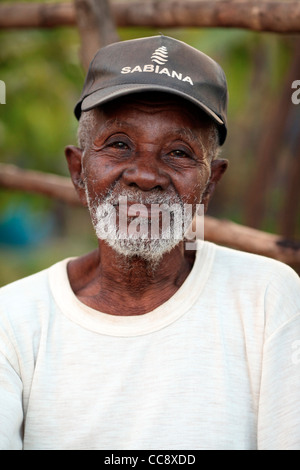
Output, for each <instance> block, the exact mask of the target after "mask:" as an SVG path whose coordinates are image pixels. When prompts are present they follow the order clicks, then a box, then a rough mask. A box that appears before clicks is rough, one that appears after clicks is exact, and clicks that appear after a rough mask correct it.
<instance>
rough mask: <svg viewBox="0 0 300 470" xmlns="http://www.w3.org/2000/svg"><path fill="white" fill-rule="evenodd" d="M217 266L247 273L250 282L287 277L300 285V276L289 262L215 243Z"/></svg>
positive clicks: (238, 272)
mask: <svg viewBox="0 0 300 470" xmlns="http://www.w3.org/2000/svg"><path fill="white" fill-rule="evenodd" d="M215 267H216V268H217V269H220V270H222V271H229V272H230V273H231V275H234V276H238V274H246V273H247V276H246V280H247V281H248V282H250V281H251V280H253V281H256V280H259V281H262V280H265V281H266V282H267V283H269V281H270V280H271V279H276V278H285V279H287V280H291V281H292V282H296V284H299V285H300V279H299V276H298V275H297V273H296V272H295V271H294V270H293V269H292V268H291V267H290V266H288V265H287V264H285V263H282V262H281V261H278V260H275V259H273V258H268V257H266V256H261V255H256V254H252V253H247V252H244V251H239V250H235V249H233V248H226V247H222V246H217V245H215ZM242 279H243V278H241V280H242Z"/></svg>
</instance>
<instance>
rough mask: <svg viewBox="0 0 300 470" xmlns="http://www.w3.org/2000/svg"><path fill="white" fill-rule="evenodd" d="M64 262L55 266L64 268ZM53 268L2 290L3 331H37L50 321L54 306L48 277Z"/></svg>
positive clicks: (1, 319)
mask: <svg viewBox="0 0 300 470" xmlns="http://www.w3.org/2000/svg"><path fill="white" fill-rule="evenodd" d="M65 261H66V260H64V261H61V262H60V263H57V264H56V265H54V266H57V265H60V264H61V265H62V266H63V265H64V264H65ZM54 266H51V267H50V268H47V269H44V270H43V271H40V272H38V273H35V274H33V275H31V276H28V277H25V278H23V279H20V280H18V281H15V282H12V283H10V284H8V285H6V286H4V287H2V288H1V289H0V330H2V331H3V329H4V330H7V329H8V330H10V331H11V332H15V333H16V332H17V331H20V332H21V331H22V329H23V331H25V330H28V329H31V330H34V329H35V328H36V327H37V325H41V324H42V323H43V322H44V321H45V320H46V321H47V319H48V317H49V314H50V310H51V305H52V304H53V296H52V292H51V286H50V282H49V277H50V273H51V270H52V269H53V268H54Z"/></svg>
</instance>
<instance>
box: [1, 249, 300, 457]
mask: <svg viewBox="0 0 300 470" xmlns="http://www.w3.org/2000/svg"><path fill="white" fill-rule="evenodd" d="M67 262H68V260H64V261H62V262H60V263H57V264H55V265H54V266H52V267H51V268H49V269H47V270H45V271H42V272H40V273H37V274H35V275H33V276H30V277H27V278H25V279H22V280H20V281H17V282H15V283H12V284H10V285H8V286H6V287H4V288H2V289H1V290H0V449H22V448H23V449H28V450H29V449H32V450H33V449H34V450H39V449H41V450H42V449H43V450H46V449H51V450H60V449H64V450H70V449H78V450H79V449H87V450H92V449H103V450H104V449H114V450H122V449H134V450H135V449H138V450H149V449H151V450H154V449H156V450H164V449H168V450H170V449H176V450H191V449H193V450H196V449H209V450H210V449H213V450H216V449H217V450H221V449H228V450H229V449H234V450H238V449H270V450H271V449H300V282H299V277H298V276H297V274H296V273H295V272H294V271H293V270H292V269H291V268H289V267H288V266H286V265H284V264H282V263H279V262H277V261H274V260H272V259H268V258H264V257H261V256H256V255H251V254H247V253H242V252H238V251H235V250H231V249H227V248H223V247H219V246H216V245H214V244H212V243H208V242H204V243H202V244H201V249H199V251H197V257H196V260H195V264H194V266H193V269H192V271H191V273H190V275H189V276H188V277H187V279H186V280H185V282H184V284H183V285H182V286H181V288H180V289H179V290H178V291H177V292H176V293H175V295H174V296H173V297H172V298H170V299H169V300H168V301H167V302H165V303H164V304H163V305H161V306H160V307H158V308H156V309H155V310H153V311H151V312H149V313H147V314H145V315H137V316H130V317H129V316H127V317H123V316H120V317H119V316H113V315H109V314H105V313H101V312H98V311H96V310H93V309H91V308H89V307H87V306H86V305H84V304H82V303H81V302H80V301H79V300H78V299H77V298H76V296H75V295H74V293H73V291H72V289H71V287H70V284H69V280H68V276H67V270H66V266H67Z"/></svg>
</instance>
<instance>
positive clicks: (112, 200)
mask: <svg viewBox="0 0 300 470" xmlns="http://www.w3.org/2000/svg"><path fill="white" fill-rule="evenodd" d="M120 197H126V198H127V202H128V203H135V204H144V205H149V204H180V205H183V200H182V198H181V197H180V196H179V194H178V193H177V192H176V191H175V189H174V188H172V189H169V190H168V191H167V192H166V191H163V190H161V189H159V188H153V190H151V191H149V192H148V191H147V192H145V191H141V190H140V189H138V188H134V189H133V188H124V187H123V186H122V185H121V184H120V182H119V181H117V182H116V183H114V184H113V185H112V186H111V187H110V188H109V190H108V192H107V194H106V195H105V196H104V197H102V198H97V201H96V204H97V205H98V204H103V203H107V204H111V205H117V204H119V198H120Z"/></svg>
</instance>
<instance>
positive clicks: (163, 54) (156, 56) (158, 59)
mask: <svg viewBox="0 0 300 470" xmlns="http://www.w3.org/2000/svg"><path fill="white" fill-rule="evenodd" d="M151 60H152V62H155V63H156V64H159V65H164V64H165V63H166V62H168V49H167V48H166V47H165V46H161V47H159V48H158V49H156V50H155V52H154V53H153V54H152V56H151Z"/></svg>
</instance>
